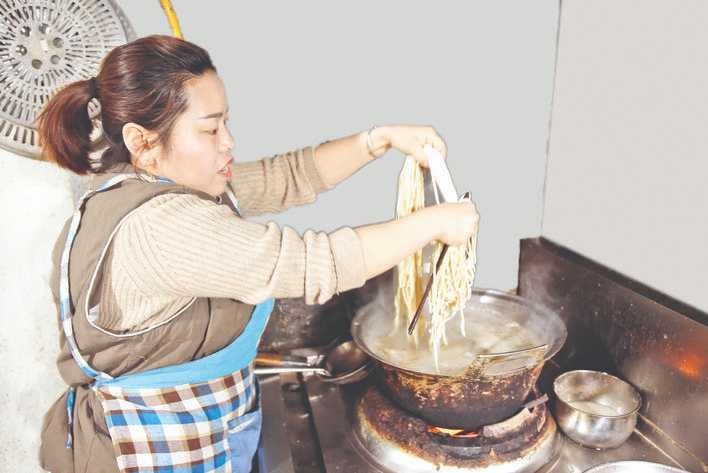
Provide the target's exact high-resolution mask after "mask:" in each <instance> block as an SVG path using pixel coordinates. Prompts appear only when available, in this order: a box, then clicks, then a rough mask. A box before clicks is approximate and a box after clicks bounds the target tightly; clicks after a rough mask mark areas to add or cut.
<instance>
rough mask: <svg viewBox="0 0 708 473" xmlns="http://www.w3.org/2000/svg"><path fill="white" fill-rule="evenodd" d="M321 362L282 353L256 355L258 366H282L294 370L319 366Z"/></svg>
mask: <svg viewBox="0 0 708 473" xmlns="http://www.w3.org/2000/svg"><path fill="white" fill-rule="evenodd" d="M318 364H319V361H317V360H316V359H315V360H313V362H310V361H308V359H307V358H306V357H304V356H297V355H282V354H280V353H267V352H260V353H258V354H257V355H256V365H258V366H276V367H277V366H282V367H292V368H307V367H312V366H317V365H318Z"/></svg>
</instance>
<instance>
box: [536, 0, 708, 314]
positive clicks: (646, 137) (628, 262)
mask: <svg viewBox="0 0 708 473" xmlns="http://www.w3.org/2000/svg"><path fill="white" fill-rule="evenodd" d="M706 24H708V3H707V2H705V1H702V0H687V1H683V2H675V1H672V0H644V1H641V2H640V1H636V0H593V1H582V0H564V1H563V6H562V18H561V33H560V42H559V44H560V46H559V61H558V72H557V77H556V87H555V96H554V105H553V112H552V126H551V140H550V152H549V163H548V173H547V184H546V196H545V207H544V218H543V235H545V236H546V237H548V238H550V239H552V240H554V241H556V242H558V243H560V244H563V245H565V246H568V247H570V248H572V249H574V250H576V251H578V252H580V253H582V254H584V255H586V256H588V257H590V258H592V259H594V260H596V261H598V262H600V263H603V264H605V265H608V266H609V267H611V268H613V269H615V270H617V271H619V272H621V273H624V274H626V275H627V276H629V277H631V278H634V279H636V280H638V281H641V282H643V283H645V284H648V285H649V286H652V287H654V288H655V289H658V290H660V291H662V292H665V293H667V294H668V295H670V296H673V297H675V298H677V299H679V300H681V301H683V302H685V303H688V304H691V305H693V306H695V307H697V308H699V309H701V310H704V311H706V310H708V283H707V282H706V276H707V270H706V268H708V246H707V243H708V218H707V215H708V187H706V184H705V183H706V176H707V175H708V60H706V58H707V57H708V29H706Z"/></svg>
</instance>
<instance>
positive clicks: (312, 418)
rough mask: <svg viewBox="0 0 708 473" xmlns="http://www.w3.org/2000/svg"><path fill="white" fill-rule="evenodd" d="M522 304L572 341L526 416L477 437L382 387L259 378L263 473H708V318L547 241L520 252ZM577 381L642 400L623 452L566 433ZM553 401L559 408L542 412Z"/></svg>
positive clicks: (544, 375) (545, 373)
mask: <svg viewBox="0 0 708 473" xmlns="http://www.w3.org/2000/svg"><path fill="white" fill-rule="evenodd" d="M519 293H520V294H521V295H522V296H524V297H528V298H530V299H533V300H535V301H537V302H539V303H542V304H543V305H546V306H548V307H549V308H551V309H553V310H556V311H557V312H558V313H559V314H561V316H562V318H563V320H564V322H565V323H566V326H567V327H568V333H569V337H568V341H567V342H566V344H565V346H564V348H563V350H561V352H560V353H559V354H558V356H556V357H554V358H553V359H551V360H549V361H547V362H546V364H545V365H544V367H543V370H542V372H541V375H540V377H539V380H538V383H537V392H536V393H535V394H534V399H529V402H527V404H526V405H525V407H524V408H523V409H522V410H521V411H520V412H518V413H516V414H515V415H514V416H512V417H511V418H509V419H504V420H502V421H498V422H497V423H496V424H493V425H487V426H484V427H482V428H481V429H478V430H476V431H475V432H450V431H449V429H439V428H438V429H437V430H436V426H430V425H427V424H426V423H425V422H424V421H422V420H421V419H419V418H416V417H415V416H412V415H409V414H408V413H406V412H405V411H403V410H401V409H400V408H398V407H397V405H395V404H393V403H392V402H391V401H389V399H388V398H387V397H386V396H385V395H383V394H382V393H381V392H380V391H379V390H378V388H377V386H376V384H375V377H374V376H370V377H369V378H368V379H366V380H364V381H362V382H360V383H357V384H352V385H346V386H339V385H334V384H329V383H325V382H323V381H321V380H320V379H319V378H318V377H316V376H313V375H299V374H293V373H288V374H281V375H271V376H268V377H263V378H261V388H262V389H261V396H262V405H263V431H262V438H261V448H260V449H259V454H258V458H257V462H256V463H257V471H258V473H265V472H269V473H334V472H337V473H369V472H376V473H391V472H393V473H417V472H427V471H432V472H436V471H438V472H455V473H465V472H492V473H499V472H517V471H518V472H532V471H537V472H538V473H582V472H584V471H586V470H587V469H589V468H591V467H593V466H596V465H599V464H602V463H607V462H612V461H622V460H642V461H649V462H656V463H662V464H666V465H670V466H674V467H679V468H684V469H686V470H688V471H691V472H693V471H695V472H701V473H705V472H708V445H706V443H705V438H706V434H708V430H707V429H708V427H707V426H708V417H706V416H707V415H708V414H706V411H705V409H703V407H704V406H705V400H706V399H708V377H706V376H705V371H703V370H704V368H705V367H706V366H708V365H707V364H706V363H708V318H707V317H706V314H703V313H699V312H696V311H694V310H692V309H691V308H687V307H685V306H682V305H680V304H677V303H676V302H675V301H671V300H669V299H667V298H666V297H663V296H661V295H660V294H656V293H653V292H651V291H650V290H648V289H647V288H645V287H642V286H641V285H639V284H638V283H636V282H632V281H627V280H626V279H624V278H622V277H620V276H619V275H617V274H615V273H613V272H611V271H609V270H607V269H606V268H603V267H601V266H599V265H598V264H596V263H593V262H591V261H587V260H586V259H584V258H582V257H581V256H579V255H577V254H575V253H572V252H571V251H570V250H567V249H564V248H559V247H557V246H555V245H554V244H552V243H550V242H548V241H545V240H538V239H533V240H524V241H522V247H521V255H520V270H519ZM684 347H686V348H685V350H684ZM299 354H304V353H299ZM571 369H594V370H600V371H607V372H610V373H612V374H615V375H617V376H619V377H621V378H623V379H625V380H627V381H629V382H631V383H632V384H633V385H635V387H637V388H638V389H639V390H640V392H641V393H642V397H643V399H644V401H645V402H644V403H643V406H642V410H641V411H640V412H639V419H638V424H637V428H636V429H635V431H634V433H633V434H632V435H631V436H630V437H629V439H628V440H627V441H626V442H625V443H624V444H623V445H621V446H620V447H619V448H615V449H609V450H594V449H591V448H585V447H582V446H580V445H579V444H577V443H575V442H573V441H572V440H570V439H568V438H567V437H566V436H565V435H564V434H563V433H562V432H561V431H560V430H559V429H557V428H556V424H555V421H554V420H553V415H552V414H553V407H554V406H553V401H554V400H553V396H552V389H551V385H552V381H553V380H554V379H555V378H556V377H557V376H558V375H559V374H561V373H562V372H564V371H568V370H571ZM543 393H547V394H548V395H549V396H550V397H551V400H550V401H549V402H547V403H544V402H536V403H534V402H533V401H534V400H535V399H536V398H542V394H543ZM451 433H454V434H455V435H456V436H452V437H450V436H449V434H451Z"/></svg>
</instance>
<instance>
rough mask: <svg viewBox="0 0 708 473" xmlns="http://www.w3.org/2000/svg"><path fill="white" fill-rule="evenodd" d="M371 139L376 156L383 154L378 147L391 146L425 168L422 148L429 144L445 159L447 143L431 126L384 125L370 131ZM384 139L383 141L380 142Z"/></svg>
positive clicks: (426, 162)
mask: <svg viewBox="0 0 708 473" xmlns="http://www.w3.org/2000/svg"><path fill="white" fill-rule="evenodd" d="M377 135H378V136H377ZM371 139H372V144H373V146H374V153H375V154H376V155H377V156H378V155H381V154H383V153H381V152H380V151H379V150H380V149H384V150H388V149H389V148H393V149H397V150H398V151H400V152H401V153H403V154H404V155H406V156H411V157H412V158H414V159H415V160H416V161H417V162H418V164H419V165H420V166H422V167H426V168H427V167H428V157H427V156H426V154H425V152H424V151H423V148H424V147H425V146H427V145H430V146H432V147H433V148H435V149H436V150H437V151H439V152H440V154H441V155H442V157H443V158H444V159H447V145H446V144H445V141H444V140H443V139H442V137H441V136H440V135H439V134H438V132H437V131H435V128H433V127H432V126H421V125H386V126H381V127H376V128H374V130H373V131H372V132H371ZM384 140H385V142H384V143H382V141H384ZM384 152H385V151H384Z"/></svg>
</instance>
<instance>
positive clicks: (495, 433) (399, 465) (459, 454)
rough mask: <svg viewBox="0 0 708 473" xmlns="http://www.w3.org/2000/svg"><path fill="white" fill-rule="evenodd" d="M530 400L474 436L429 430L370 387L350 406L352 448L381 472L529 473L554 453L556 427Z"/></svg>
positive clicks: (541, 407) (542, 407) (544, 410)
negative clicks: (517, 410) (518, 409)
mask: <svg viewBox="0 0 708 473" xmlns="http://www.w3.org/2000/svg"><path fill="white" fill-rule="evenodd" d="M547 399H548V398H547V397H545V398H544V399H542V400H541V402H536V401H535V400H532V401H531V402H530V403H529V404H528V406H529V407H523V408H522V409H521V410H520V411H519V412H518V413H517V414H516V415H514V416H512V417H511V418H509V419H505V420H503V421H501V422H497V423H495V424H493V425H486V426H483V427H482V428H480V429H478V430H476V431H475V432H462V431H460V430H457V429H445V428H440V427H436V426H431V425H428V424H427V423H426V422H425V421H423V420H421V419H420V418H418V417H415V416H414V415H411V414H409V413H407V412H406V411H404V410H402V409H401V408H400V407H398V406H397V405H396V404H395V403H393V402H391V401H390V400H389V399H388V398H387V397H386V396H385V395H384V394H382V393H381V391H380V390H379V389H378V388H377V387H376V386H375V385H369V386H368V387H366V389H365V390H364V392H363V393H362V394H361V395H360V397H359V398H358V399H357V400H356V401H354V406H353V408H354V411H353V415H351V414H350V418H351V419H352V429H353V433H354V435H353V438H352V446H353V447H354V448H355V449H356V450H357V452H358V453H359V454H360V455H361V456H362V457H365V458H367V459H368V460H369V462H370V463H372V464H374V465H375V466H377V467H378V468H379V469H380V470H382V471H386V472H391V473H397V472H401V471H405V472H410V473H416V472H421V473H422V472H428V471H440V472H460V473H461V472H470V473H472V472H510V473H511V472H524V473H526V472H534V471H537V470H538V469H539V468H540V467H541V466H543V465H545V464H546V463H548V462H549V461H550V460H551V458H552V457H553V455H554V453H556V452H555V444H556V442H555V440H556V424H555V422H554V420H553V418H552V416H550V415H549V414H548V409H547V408H546V406H545V404H544V402H543V401H544V400H547Z"/></svg>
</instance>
